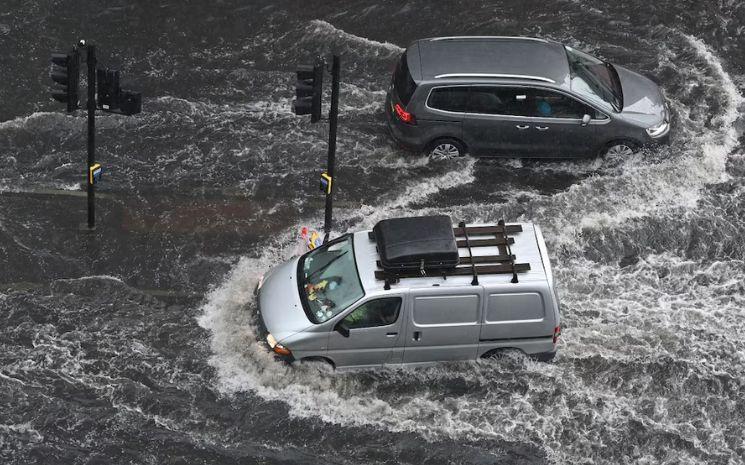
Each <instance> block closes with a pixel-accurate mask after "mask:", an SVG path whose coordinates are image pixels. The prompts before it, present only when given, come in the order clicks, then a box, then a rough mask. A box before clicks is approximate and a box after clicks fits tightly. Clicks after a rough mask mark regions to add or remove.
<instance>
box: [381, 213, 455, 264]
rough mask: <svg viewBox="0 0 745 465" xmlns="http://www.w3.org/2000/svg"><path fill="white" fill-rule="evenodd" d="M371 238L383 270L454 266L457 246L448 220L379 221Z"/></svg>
mask: <svg viewBox="0 0 745 465" xmlns="http://www.w3.org/2000/svg"><path fill="white" fill-rule="evenodd" d="M373 235H374V237H375V241H376V242H377V244H378V253H379V254H380V264H381V266H382V267H383V269H384V270H388V271H394V270H412V269H421V268H424V269H428V270H431V269H448V268H453V267H455V266H456V265H457V264H458V245H457V243H456V241H455V235H454V233H453V224H452V222H451V220H450V217H448V216H444V215H440V216H420V217H412V218H393V219H388V220H382V221H379V222H378V224H376V225H375V227H374V228H373ZM422 261H424V263H423V264H422Z"/></svg>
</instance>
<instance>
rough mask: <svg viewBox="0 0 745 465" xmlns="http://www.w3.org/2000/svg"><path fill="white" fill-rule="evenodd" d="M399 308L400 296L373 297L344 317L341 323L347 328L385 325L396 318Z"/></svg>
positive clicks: (391, 322)
mask: <svg viewBox="0 0 745 465" xmlns="http://www.w3.org/2000/svg"><path fill="white" fill-rule="evenodd" d="M400 310H401V298H400V297H387V298H385V299H375V300H371V301H369V302H365V303H364V304H362V305H360V306H359V307H357V308H356V309H354V310H353V311H352V313H350V314H349V315H347V316H346V318H344V320H343V323H344V325H345V326H346V327H347V328H349V329H355V328H372V327H375V326H386V325H390V324H393V323H395V322H396V320H398V314H399V311H400Z"/></svg>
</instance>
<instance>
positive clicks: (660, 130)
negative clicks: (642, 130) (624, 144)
mask: <svg viewBox="0 0 745 465" xmlns="http://www.w3.org/2000/svg"><path fill="white" fill-rule="evenodd" d="M669 130H670V123H668V122H667V121H665V120H663V121H662V122H661V123H660V124H658V125H657V126H652V127H651V128H647V134H648V135H649V137H651V138H652V139H657V138H658V137H662V136H664V135H665V134H667V132H668V131H669Z"/></svg>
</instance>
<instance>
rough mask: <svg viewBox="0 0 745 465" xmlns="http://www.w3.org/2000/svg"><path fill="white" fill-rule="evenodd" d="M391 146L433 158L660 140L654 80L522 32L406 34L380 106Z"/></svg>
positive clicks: (605, 148) (621, 149)
mask: <svg viewBox="0 0 745 465" xmlns="http://www.w3.org/2000/svg"><path fill="white" fill-rule="evenodd" d="M385 113H386V117H387V119H388V127H389V128H390V132H391V134H392V136H393V138H394V139H395V140H396V141H397V142H399V144H400V145H402V146H404V147H406V148H410V149H412V150H415V151H418V152H425V153H428V154H429V155H430V156H432V157H436V158H450V157H457V156H461V155H463V154H465V153H466V152H469V153H471V154H473V155H487V156H488V155H496V156H511V157H535V158H540V157H562V158H571V157H585V156H594V155H605V154H614V155H620V156H628V155H631V154H632V153H633V152H634V151H635V150H636V149H638V148H640V147H642V146H648V145H656V144H660V143H666V142H667V141H668V138H669V131H670V112H669V111H668V108H667V105H666V103H665V98H664V96H663V94H662V91H661V89H660V88H659V86H657V84H655V83H654V82H653V81H651V80H650V79H648V78H646V77H644V76H642V75H640V74H638V73H635V72H634V71H631V70H629V69H626V68H624V67H622V66H619V65H616V64H611V63H608V62H606V61H603V60H600V59H598V58H596V57H594V56H592V55H589V54H587V53H584V52H582V51H580V50H576V49H574V48H572V47H569V46H565V45H562V44H560V43H558V42H554V41H551V40H544V39H536V38H529V37H438V38H433V39H422V40H418V41H416V42H414V43H413V44H411V45H410V46H409V48H408V49H406V52H404V54H403V55H402V56H401V59H400V60H399V62H398V65H397V66H396V69H395V71H394V73H393V78H392V80H391V86H390V89H389V90H388V95H387V98H386V107H385Z"/></svg>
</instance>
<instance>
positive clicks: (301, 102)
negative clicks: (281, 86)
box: [292, 60, 324, 123]
mask: <svg viewBox="0 0 745 465" xmlns="http://www.w3.org/2000/svg"><path fill="white" fill-rule="evenodd" d="M323 65H324V63H323V61H321V60H318V61H316V64H314V65H299V66H298V67H297V82H296V84H295V97H296V99H295V101H294V102H293V104H292V108H293V110H294V111H295V114H296V115H310V122H311V123H315V122H318V121H320V120H321V97H322V96H323Z"/></svg>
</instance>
